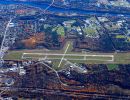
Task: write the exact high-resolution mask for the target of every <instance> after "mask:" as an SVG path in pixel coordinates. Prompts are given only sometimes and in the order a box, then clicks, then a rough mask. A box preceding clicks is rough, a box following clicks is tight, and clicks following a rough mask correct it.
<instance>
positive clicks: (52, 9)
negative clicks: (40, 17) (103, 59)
mask: <svg viewBox="0 0 130 100" xmlns="http://www.w3.org/2000/svg"><path fill="white" fill-rule="evenodd" d="M0 4H6V5H9V4H24V5H28V6H33V7H36V8H40V9H45V8H46V7H48V5H47V4H41V3H39V2H27V1H25V2H22V1H0ZM48 11H50V12H54V13H70V14H72V13H77V14H81V15H87V14H91V15H106V16H119V15H123V16H125V17H130V12H127V13H121V12H114V11H113V12H112V11H94V10H93V11H90V10H79V9H65V8H58V7H54V6H51V7H50V8H49V9H48Z"/></svg>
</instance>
